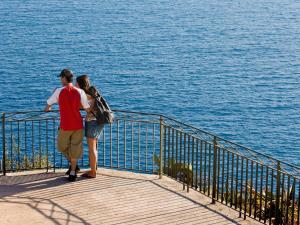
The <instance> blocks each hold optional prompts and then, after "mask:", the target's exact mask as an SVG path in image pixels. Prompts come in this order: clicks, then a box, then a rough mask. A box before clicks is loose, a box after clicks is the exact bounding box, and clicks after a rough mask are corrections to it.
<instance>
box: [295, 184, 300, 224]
mask: <svg viewBox="0 0 300 225" xmlns="http://www.w3.org/2000/svg"><path fill="white" fill-rule="evenodd" d="M298 189H299V190H298V209H297V212H298V213H297V225H299V223H300V180H299V183H298ZM295 191H296V190H295Z"/></svg>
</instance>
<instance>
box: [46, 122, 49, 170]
mask: <svg viewBox="0 0 300 225" xmlns="http://www.w3.org/2000/svg"><path fill="white" fill-rule="evenodd" d="M48 139H49V136H48V119H47V120H46V156H47V162H46V163H47V164H46V165H47V173H48V171H49V148H48V147H49V146H48V145H49V140H48Z"/></svg>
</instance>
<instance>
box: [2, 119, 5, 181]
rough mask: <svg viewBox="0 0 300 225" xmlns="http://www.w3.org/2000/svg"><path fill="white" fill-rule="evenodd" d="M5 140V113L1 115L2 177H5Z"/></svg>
mask: <svg viewBox="0 0 300 225" xmlns="http://www.w3.org/2000/svg"><path fill="white" fill-rule="evenodd" d="M5 142H6V140H5V113H3V114H2V146H3V147H2V154H3V157H2V169H3V175H4V176H5V175H6V143H5Z"/></svg>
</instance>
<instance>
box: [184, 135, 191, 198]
mask: <svg viewBox="0 0 300 225" xmlns="http://www.w3.org/2000/svg"><path fill="white" fill-rule="evenodd" d="M187 144H188V153H187V168H186V175H185V177H186V181H187V192H189V187H190V155H191V135H188V143H187Z"/></svg>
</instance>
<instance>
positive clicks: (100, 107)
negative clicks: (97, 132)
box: [87, 86, 114, 124]
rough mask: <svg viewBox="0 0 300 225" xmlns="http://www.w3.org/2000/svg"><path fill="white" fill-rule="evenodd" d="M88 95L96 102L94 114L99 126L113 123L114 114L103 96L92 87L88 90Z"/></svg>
mask: <svg viewBox="0 0 300 225" xmlns="http://www.w3.org/2000/svg"><path fill="white" fill-rule="evenodd" d="M87 94H89V95H90V96H91V97H92V98H93V99H94V100H95V104H94V108H93V109H92V114H93V115H94V116H95V118H96V120H97V122H98V124H106V123H110V124H111V123H113V122H114V113H113V112H112V111H111V109H110V107H109V105H108V103H107V102H106V100H105V99H104V98H103V97H102V96H101V94H100V92H99V91H98V90H97V89H96V88H95V87H93V86H92V87H90V88H89V89H88V91H87Z"/></svg>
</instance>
